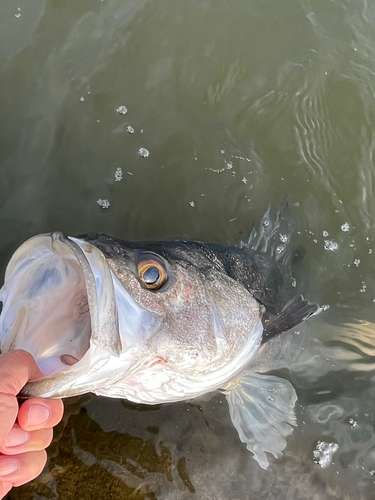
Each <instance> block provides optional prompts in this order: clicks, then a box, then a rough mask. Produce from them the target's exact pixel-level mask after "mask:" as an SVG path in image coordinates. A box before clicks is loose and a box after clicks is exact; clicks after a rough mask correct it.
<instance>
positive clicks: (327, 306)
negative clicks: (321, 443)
mask: <svg viewBox="0 0 375 500" xmlns="http://www.w3.org/2000/svg"><path fill="white" fill-rule="evenodd" d="M321 308H322V311H326V310H327V309H329V304H323V305H322V306H321Z"/></svg>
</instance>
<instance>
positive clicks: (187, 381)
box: [0, 201, 320, 469]
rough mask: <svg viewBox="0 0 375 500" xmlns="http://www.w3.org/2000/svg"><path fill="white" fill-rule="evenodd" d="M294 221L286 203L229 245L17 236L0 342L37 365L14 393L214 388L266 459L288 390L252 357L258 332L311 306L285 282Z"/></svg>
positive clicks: (291, 320)
mask: <svg viewBox="0 0 375 500" xmlns="http://www.w3.org/2000/svg"><path fill="white" fill-rule="evenodd" d="M295 230H296V221H295V219H294V218H293V217H292V215H291V213H290V210H289V207H288V203H287V202H286V201H283V202H282V203H281V204H280V206H279V208H278V209H277V210H276V212H275V213H274V214H271V209H270V207H268V209H267V211H266V213H265V215H264V216H263V218H262V220H261V222H260V227H259V229H258V230H257V229H255V227H253V228H252V230H251V232H250V236H249V239H248V241H247V242H240V244H239V245H237V246H223V245H219V244H210V243H202V242H197V241H136V242H134V241H123V240H120V239H116V238H113V237H110V236H107V235H105V234H97V233H95V234H90V233H89V234H85V235H81V236H77V237H66V236H64V235H63V234H62V233H60V232H54V233H50V234H43V235H38V236H35V237H33V238H31V239H29V240H27V241H26V242H25V243H24V244H22V245H21V246H20V247H19V248H18V249H17V250H16V251H15V253H14V254H13V256H12V257H11V259H10V261H9V263H8V266H7V268H6V272H5V279H4V285H3V287H2V289H1V290H0V301H1V302H2V303H3V308H2V312H1V315H0V347H1V352H2V353H6V352H8V351H11V350H14V349H23V350H26V351H28V352H30V353H31V354H32V355H33V357H34V358H35V360H36V363H37V364H38V366H39V368H40V370H41V372H42V373H43V378H41V379H39V380H36V381H31V382H29V383H28V384H27V385H26V386H25V387H24V389H23V391H22V392H21V396H23V397H45V398H61V397H62V398H64V397H69V396H76V395H80V394H84V393H87V392H93V393H95V394H97V395H102V396H107V397H111V398H124V399H127V400H129V401H132V402H134V403H143V404H147V405H153V404H162V403H172V402H177V401H185V400H191V399H195V398H199V397H203V396H204V395H206V394H210V393H214V392H215V391H218V390H219V391H222V393H223V394H225V396H226V399H227V402H228V407H229V413H230V417H231V420H232V422H233V425H234V427H235V428H236V430H237V432H238V435H239V438H240V440H241V441H242V442H243V443H244V444H245V445H246V447H247V449H248V450H249V451H251V452H252V454H253V456H254V458H255V460H256V461H257V462H258V464H259V465H260V467H262V468H264V469H266V468H267V467H268V466H269V455H268V454H271V455H273V456H274V457H275V458H278V457H280V456H281V455H282V450H283V449H284V448H285V446H286V443H287V441H286V439H287V437H288V436H290V435H291V434H292V432H293V427H294V426H295V425H296V416H295V412H294V406H295V403H296V400H297V396H296V392H295V390H294V388H293V386H292V385H291V383H290V382H289V381H288V380H286V379H283V378H280V377H278V376H275V375H270V374H268V373H259V372H256V371H254V370H251V364H252V363H254V361H255V360H256V359H257V356H259V355H260V354H259V353H261V351H262V347H263V346H264V345H265V343H267V341H268V340H270V339H273V338H274V337H275V336H277V335H280V334H282V333H283V332H286V331H288V330H290V329H291V328H293V327H295V326H296V325H298V324H300V323H302V322H303V321H305V320H307V319H308V318H309V317H310V316H313V315H315V314H317V313H318V312H320V307H319V306H318V304H316V303H314V302H311V301H309V300H306V299H305V298H304V296H303V295H302V294H301V293H300V290H299V289H298V286H296V280H295V278H294V274H293V273H294V272H295V271H296V269H297V266H298V265H299V261H300V260H301V259H300V258H298V255H299V251H298V249H295V248H294V246H293V242H292V237H293V234H294V232H295ZM249 367H250V368H249Z"/></svg>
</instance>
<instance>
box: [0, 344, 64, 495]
mask: <svg viewBox="0 0 375 500" xmlns="http://www.w3.org/2000/svg"><path fill="white" fill-rule="evenodd" d="M40 377H42V373H41V371H40V370H39V368H38V366H37V365H36V363H35V361H34V358H33V357H32V356H31V354H29V353H28V352H26V351H22V350H16V351H11V352H9V353H6V354H1V355H0V499H1V498H4V496H5V495H6V494H7V493H8V492H9V491H10V490H11V488H12V487H13V486H21V485H22V484H25V483H27V482H29V481H31V480H32V479H34V478H35V477H37V476H38V475H39V474H40V473H41V472H42V470H43V467H44V465H45V463H46V460H47V453H46V452H45V448H47V446H49V445H50V443H51V441H52V427H54V426H55V425H56V424H58V423H59V422H60V420H61V418H62V416H63V411H64V407H63V404H62V401H61V399H42V398H33V399H28V400H26V401H25V402H24V403H23V404H22V406H20V407H19V406H18V401H17V398H16V395H17V394H18V393H19V392H20V390H21V389H22V387H23V386H24V385H25V384H26V382H28V381H29V380H35V379H38V378H40ZM16 420H17V422H16Z"/></svg>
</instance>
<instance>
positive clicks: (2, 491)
mask: <svg viewBox="0 0 375 500" xmlns="http://www.w3.org/2000/svg"><path fill="white" fill-rule="evenodd" d="M12 486H13V485H12V483H1V482H0V499H1V498H4V497H5V495H6V494H7V493H9V492H10V490H11V489H12Z"/></svg>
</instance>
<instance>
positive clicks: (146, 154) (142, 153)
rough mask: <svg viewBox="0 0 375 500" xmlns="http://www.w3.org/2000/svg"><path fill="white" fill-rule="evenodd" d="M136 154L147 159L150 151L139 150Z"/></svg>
mask: <svg viewBox="0 0 375 500" xmlns="http://www.w3.org/2000/svg"><path fill="white" fill-rule="evenodd" d="M138 154H139V156H140V157H141V158H148V157H149V156H150V151H149V150H148V149H146V148H139V151H138Z"/></svg>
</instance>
